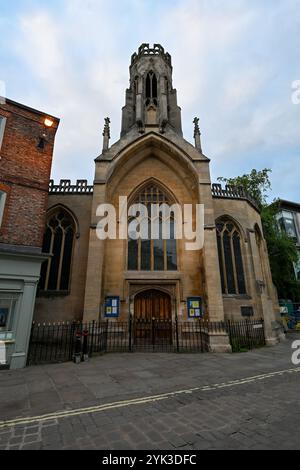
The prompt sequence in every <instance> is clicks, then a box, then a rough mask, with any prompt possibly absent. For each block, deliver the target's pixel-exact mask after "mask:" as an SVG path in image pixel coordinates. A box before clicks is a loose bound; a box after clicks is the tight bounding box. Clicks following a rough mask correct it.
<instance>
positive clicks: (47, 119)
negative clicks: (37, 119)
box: [44, 118, 54, 127]
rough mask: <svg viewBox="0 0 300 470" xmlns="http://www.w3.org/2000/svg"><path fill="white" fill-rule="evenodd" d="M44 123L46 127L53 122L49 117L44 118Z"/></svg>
mask: <svg viewBox="0 0 300 470" xmlns="http://www.w3.org/2000/svg"><path fill="white" fill-rule="evenodd" d="M44 124H45V126H46V127H52V126H53V124H54V121H53V120H52V119H50V118H45V120H44Z"/></svg>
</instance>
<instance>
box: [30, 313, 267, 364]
mask: <svg viewBox="0 0 300 470" xmlns="http://www.w3.org/2000/svg"><path fill="white" fill-rule="evenodd" d="M219 334H228V337H229V340H230V344H231V346H232V350H233V352H238V351H241V350H243V349H253V348H256V347H261V346H264V345H265V334H264V323H263V320H244V321H241V322H230V321H224V322H210V321H206V320H197V321H192V322H188V321H186V322H183V321H178V320H176V321H166V320H155V319H153V320H146V319H140V320H129V321H127V322H116V321H109V320H108V321H100V322H95V321H94V322H90V323H82V322H73V323H53V324H37V323H34V324H33V325H32V331H31V338H30V345H29V352H28V361H27V363H28V365H37V364H50V363H59V362H68V361H72V360H73V359H74V358H76V356H77V358H78V357H79V360H81V359H82V358H84V356H89V357H92V356H93V355H97V354H104V353H112V352H120V353H121V352H169V353H204V352H208V351H209V350H210V336H211V335H219Z"/></svg>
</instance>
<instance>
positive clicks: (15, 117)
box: [0, 100, 59, 368]
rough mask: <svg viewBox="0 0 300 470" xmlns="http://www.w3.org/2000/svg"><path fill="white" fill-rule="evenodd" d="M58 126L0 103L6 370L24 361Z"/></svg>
mask: <svg viewBox="0 0 300 470" xmlns="http://www.w3.org/2000/svg"><path fill="white" fill-rule="evenodd" d="M58 125H59V120H58V119H57V118H54V117H52V116H49V115H47V114H45V113H42V112H40V111H37V110H35V109H31V108H29V107H26V106H23V105H21V104H19V103H15V102H13V101H11V100H6V101H5V102H4V103H2V104H0V341H1V342H2V345H3V344H5V347H6V353H7V362H8V363H9V364H10V366H11V368H19V367H23V366H24V365H25V361H26V351H27V347H28V341H29V335H30V328H31V323H32V317H33V310H34V303H35V296H36V289H37V284H38V281H39V277H40V270H41V264H42V262H43V261H44V260H45V256H43V255H42V244H43V234H44V226H45V219H46V211H47V207H48V188H49V180H50V173H51V165H52V155H53V146H54V139H55V134H56V131H57V127H58Z"/></svg>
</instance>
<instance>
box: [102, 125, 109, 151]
mask: <svg viewBox="0 0 300 470" xmlns="http://www.w3.org/2000/svg"><path fill="white" fill-rule="evenodd" d="M104 121H105V124H104V130H103V152H106V151H107V150H108V149H109V140H110V119H109V118H105V119H104Z"/></svg>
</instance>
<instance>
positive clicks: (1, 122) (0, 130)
mask: <svg viewBox="0 0 300 470" xmlns="http://www.w3.org/2000/svg"><path fill="white" fill-rule="evenodd" d="M5 125H6V117H4V116H0V150H1V147H2V142H3V137H4V130H5Z"/></svg>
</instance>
